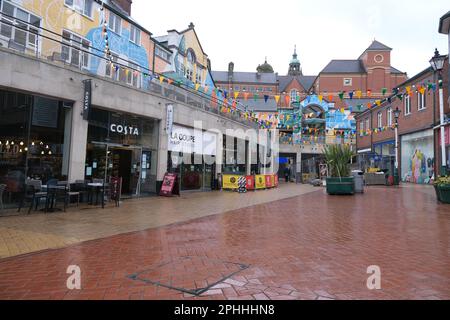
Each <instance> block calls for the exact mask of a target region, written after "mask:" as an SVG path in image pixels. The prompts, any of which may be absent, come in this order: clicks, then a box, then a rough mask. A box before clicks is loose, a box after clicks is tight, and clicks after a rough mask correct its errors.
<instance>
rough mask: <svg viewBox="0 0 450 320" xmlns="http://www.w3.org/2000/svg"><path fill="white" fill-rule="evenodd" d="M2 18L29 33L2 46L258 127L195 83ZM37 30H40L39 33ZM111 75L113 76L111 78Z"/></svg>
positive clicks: (240, 109) (0, 24) (1, 39)
mask: <svg viewBox="0 0 450 320" xmlns="http://www.w3.org/2000/svg"><path fill="white" fill-rule="evenodd" d="M0 19H1V20H0V29H2V28H5V26H6V27H8V28H10V29H11V30H12V32H11V35H12V34H13V33H15V31H16V29H17V30H20V31H21V32H22V33H25V34H26V36H25V39H26V40H25V43H18V42H17V41H15V39H14V38H8V37H7V36H4V35H1V34H0V47H4V48H8V49H10V50H13V51H16V52H20V53H22V54H26V55H30V56H34V57H36V58H38V59H41V60H46V61H50V62H53V63H57V64H58V65H62V66H64V67H67V68H76V69H79V70H82V71H83V72H87V73H90V74H94V75H96V76H99V77H103V78H105V79H109V80H113V81H116V82H118V83H121V84H124V85H128V86H130V87H131V88H135V89H139V90H144V91H147V92H149V93H152V94H157V95H160V96H163V97H166V98H169V99H172V100H175V101H178V102H180V103H184V104H187V105H190V106H193V107H196V108H198V109H201V110H204V111H206V112H210V113H214V114H217V115H220V116H222V117H225V118H227V119H230V120H233V121H237V122H239V123H242V124H244V125H246V126H249V127H252V128H257V127H258V123H257V122H255V121H253V120H252V119H251V117H248V116H249V113H247V109H246V107H245V106H244V105H243V104H242V103H236V104H235V109H234V110H233V112H225V113H224V112H221V110H220V109H221V107H222V105H223V99H221V98H220V97H219V98H217V97H213V96H211V95H208V94H206V93H205V92H204V91H203V90H195V89H194V87H195V85H194V84H193V83H189V82H187V81H186V82H183V83H180V82H177V81H175V79H170V78H169V77H167V76H166V75H160V74H158V73H156V72H154V71H152V70H150V69H148V68H145V67H144V66H140V65H137V64H136V63H135V62H134V61H130V60H127V59H123V58H117V60H115V61H114V62H112V63H111V60H110V59H108V58H107V57H106V56H105V53H104V50H102V49H99V48H96V47H93V46H92V45H91V44H89V45H86V42H83V41H84V40H82V39H81V41H78V40H75V39H70V41H67V39H64V37H63V35H61V34H58V33H56V32H54V31H51V30H48V29H45V28H43V27H37V26H35V25H31V24H30V23H29V22H27V21H24V20H21V19H18V18H15V17H12V16H9V15H7V14H5V13H2V12H0ZM30 30H33V31H30ZM36 30H38V31H37V32H36ZM29 34H33V37H34V38H35V43H34V44H33V45H29V43H28V42H27V41H28V39H30V37H29ZM45 42H47V43H45ZM44 43H45V44H46V47H49V45H48V44H49V43H51V44H54V45H55V50H51V51H50V52H42V50H41V48H42V45H43V44H44ZM63 48H64V49H63ZM64 50H65V52H64ZM67 50H69V51H70V54H69V55H67ZM73 55H75V56H78V57H79V58H78V59H73V58H71V57H73ZM86 59H87V60H86ZM98 61H104V65H105V69H102V70H100V68H98V69H97V70H93V69H92V68H90V66H91V64H92V63H93V62H98ZM99 65H100V64H99ZM114 67H116V68H117V67H118V68H119V70H114ZM107 68H109V72H108V71H107ZM107 73H109V75H108V74H107ZM130 73H131V77H130ZM135 76H136V77H137V78H138V79H137V81H135V79H133V77H135ZM160 76H162V77H164V78H165V79H170V80H172V81H173V82H172V84H169V83H166V82H161V81H160V80H159V77H160ZM130 80H131V81H130ZM219 91H220V90H219ZM220 92H221V91H220ZM227 107H228V108H232V106H231V105H230V104H228V105H227ZM245 114H247V117H245Z"/></svg>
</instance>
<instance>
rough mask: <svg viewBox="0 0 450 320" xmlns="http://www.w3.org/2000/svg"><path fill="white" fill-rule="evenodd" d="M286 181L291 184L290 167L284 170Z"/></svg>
mask: <svg viewBox="0 0 450 320" xmlns="http://www.w3.org/2000/svg"><path fill="white" fill-rule="evenodd" d="M284 179H285V180H286V182H289V181H290V180H291V168H290V167H289V166H286V167H285V168H284Z"/></svg>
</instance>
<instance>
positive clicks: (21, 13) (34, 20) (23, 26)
mask: <svg viewBox="0 0 450 320" xmlns="http://www.w3.org/2000/svg"><path fill="white" fill-rule="evenodd" d="M0 6H1V12H2V13H4V14H5V15H8V16H11V17H15V18H16V19H14V18H10V17H8V16H4V15H2V17H1V21H3V22H4V23H0V35H1V36H3V37H5V38H7V39H11V40H14V42H15V43H16V44H19V45H21V46H23V47H27V48H30V49H32V50H36V49H37V46H38V37H37V35H38V34H39V27H40V26H41V18H39V17H37V16H35V15H33V14H31V13H28V12H26V11H25V10H22V9H20V8H19V7H16V6H15V5H12V4H11V3H9V2H6V1H0ZM21 20H23V21H21ZM24 21H25V22H27V23H25V22H24ZM12 25H14V26H12Z"/></svg>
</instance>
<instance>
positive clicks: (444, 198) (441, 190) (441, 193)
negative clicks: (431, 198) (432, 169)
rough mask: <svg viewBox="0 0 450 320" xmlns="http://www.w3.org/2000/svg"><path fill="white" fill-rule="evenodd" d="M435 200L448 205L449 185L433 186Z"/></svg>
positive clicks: (449, 196) (449, 198) (449, 199)
mask: <svg viewBox="0 0 450 320" xmlns="http://www.w3.org/2000/svg"><path fill="white" fill-rule="evenodd" d="M434 189H435V190H436V196H437V199H438V200H439V201H440V202H442V203H450V185H443V186H434Z"/></svg>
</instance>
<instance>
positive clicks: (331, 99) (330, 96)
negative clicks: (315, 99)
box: [328, 94, 333, 102]
mask: <svg viewBox="0 0 450 320" xmlns="http://www.w3.org/2000/svg"><path fill="white" fill-rule="evenodd" d="M328 101H329V102H331V101H333V95H332V94H329V95H328Z"/></svg>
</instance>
